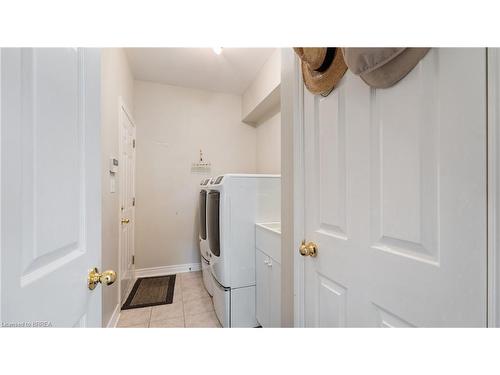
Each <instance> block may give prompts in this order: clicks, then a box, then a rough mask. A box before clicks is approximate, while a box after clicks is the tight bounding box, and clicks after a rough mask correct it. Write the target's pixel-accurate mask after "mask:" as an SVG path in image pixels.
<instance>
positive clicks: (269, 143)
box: [257, 112, 281, 174]
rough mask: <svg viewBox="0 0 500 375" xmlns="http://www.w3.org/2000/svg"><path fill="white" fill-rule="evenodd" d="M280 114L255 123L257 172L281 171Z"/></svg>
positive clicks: (276, 172) (271, 172)
mask: <svg viewBox="0 0 500 375" xmlns="http://www.w3.org/2000/svg"><path fill="white" fill-rule="evenodd" d="M280 145H281V114H280V112H278V113H276V114H275V115H274V116H272V117H271V118H269V119H267V120H266V121H264V122H263V123H261V124H258V125H257V173H268V174H280V173H281V147H280Z"/></svg>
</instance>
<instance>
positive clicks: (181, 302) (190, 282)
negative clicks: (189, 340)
mask: <svg viewBox="0 0 500 375" xmlns="http://www.w3.org/2000/svg"><path fill="white" fill-rule="evenodd" d="M117 327H133V328H148V327H149V328H180V327H197V328H202V327H206V328H218V327H220V323H219V321H218V320H217V316H216V315H215V311H214V305H213V303H212V298H211V297H210V295H209V294H208V293H207V291H206V290H205V287H204V286H203V280H202V278H201V272H199V271H198V272H187V273H181V274H178V275H177V277H176V279H175V289H174V300H173V302H172V303H171V304H170V305H160V306H153V307H144V308H141V309H131V310H124V311H122V312H121V313H120V318H119V320H118V324H117Z"/></svg>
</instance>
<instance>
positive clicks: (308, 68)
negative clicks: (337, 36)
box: [294, 47, 347, 95]
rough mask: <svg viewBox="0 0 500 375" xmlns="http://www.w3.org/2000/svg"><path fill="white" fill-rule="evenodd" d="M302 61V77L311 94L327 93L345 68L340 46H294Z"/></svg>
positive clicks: (338, 79) (333, 86)
mask: <svg viewBox="0 0 500 375" xmlns="http://www.w3.org/2000/svg"><path fill="white" fill-rule="evenodd" d="M294 50H295V52H296V53H297V55H298V56H299V57H300V60H301V61H302V77H303V78H304V84H305V85H306V87H307V89H308V90H309V91H310V92H312V93H313V94H323V95H325V94H328V93H330V91H332V90H333V89H334V88H335V86H337V83H338V82H339V81H340V79H341V78H342V76H343V75H344V73H345V72H346V70H347V66H346V64H345V63H344V58H343V56H342V52H341V51H340V48H335V47H327V48H302V47H301V48H294Z"/></svg>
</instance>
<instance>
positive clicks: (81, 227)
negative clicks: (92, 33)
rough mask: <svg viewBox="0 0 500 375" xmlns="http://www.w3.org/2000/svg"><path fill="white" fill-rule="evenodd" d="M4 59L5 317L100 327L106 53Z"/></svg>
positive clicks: (23, 53)
mask: <svg viewBox="0 0 500 375" xmlns="http://www.w3.org/2000/svg"><path fill="white" fill-rule="evenodd" d="M0 53H1V60H0V61H1V75H0V80H1V95H0V96H1V132H2V136H1V150H2V154H1V163H2V164H1V183H2V185H1V190H2V201H1V204H2V209H1V211H2V216H1V223H2V224H1V225H2V248H1V294H0V298H1V317H0V320H1V321H2V322H3V324H4V325H19V326H32V325H35V326H36V325H41V326H54V327H73V326H91V327H100V326H101V290H100V287H98V288H96V289H94V290H93V291H91V290H89V288H88V287H87V275H88V272H89V269H91V268H92V267H99V266H100V262H101V211H100V210H101V184H100V175H101V172H100V154H101V150H100V52H99V50H91V49H76V48H50V49H49V48H40V49H38V48H35V49H33V48H26V49H17V48H16V49H10V48H6V49H2V50H1V52H0Z"/></svg>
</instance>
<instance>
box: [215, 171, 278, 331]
mask: <svg viewBox="0 0 500 375" xmlns="http://www.w3.org/2000/svg"><path fill="white" fill-rule="evenodd" d="M208 190H209V192H208V194H207V237H208V241H209V248H210V253H211V254H212V257H211V259H210V270H211V274H212V278H213V284H214V286H213V302H214V308H215V312H216V314H217V317H218V318H219V321H220V322H221V324H222V326H223V327H255V326H257V325H258V323H257V320H256V318H255V223H259V222H272V221H280V220H281V178H280V176H279V175H257V174H227V175H222V176H218V177H217V178H215V180H214V179H212V184H211V186H210V187H209V189H208Z"/></svg>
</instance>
